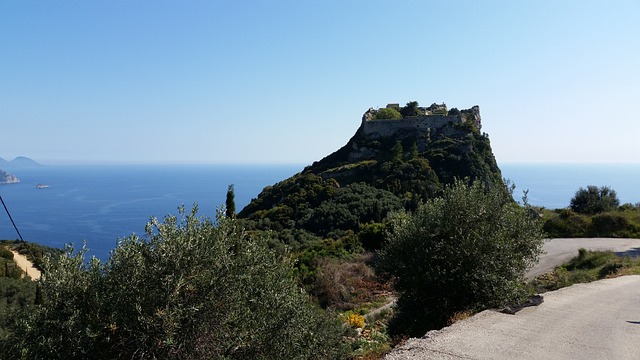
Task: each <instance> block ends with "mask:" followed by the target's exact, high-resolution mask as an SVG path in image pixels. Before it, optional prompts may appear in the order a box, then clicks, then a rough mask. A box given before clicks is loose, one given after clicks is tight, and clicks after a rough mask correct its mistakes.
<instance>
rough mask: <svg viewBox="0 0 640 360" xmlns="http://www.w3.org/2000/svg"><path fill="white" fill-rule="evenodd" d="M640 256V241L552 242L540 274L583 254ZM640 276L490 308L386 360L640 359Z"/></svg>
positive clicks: (537, 271)
mask: <svg viewBox="0 0 640 360" xmlns="http://www.w3.org/2000/svg"><path fill="white" fill-rule="evenodd" d="M581 247H584V248H587V249H591V250H613V251H614V252H617V253H618V254H620V255H623V254H626V255H635V256H638V255H640V240H639V239H551V240H547V241H546V243H545V247H544V248H545V251H546V254H545V255H543V256H542V257H541V261H540V263H539V264H538V265H537V266H535V267H534V268H533V269H531V270H530V271H529V273H528V274H527V276H528V277H533V276H535V275H537V274H541V273H544V272H547V271H550V270H552V269H553V268H554V267H555V266H557V265H560V264H562V263H563V262H566V261H567V260H569V259H571V258H572V257H573V256H575V255H577V253H578V249H579V248H581ZM639 340H640V276H623V277H619V278H615V279H607V280H601V281H596V282H593V283H589V284H578V285H574V286H571V287H568V288H564V289H560V290H558V291H553V292H548V293H545V294H544V303H542V304H541V305H540V306H537V307H529V308H524V309H523V310H521V311H520V312H518V313H517V314H516V315H508V314H502V313H499V312H495V311H492V310H487V311H483V312H481V313H479V314H477V315H475V316H473V317H471V318H469V319H467V320H464V321H460V322H458V323H456V324H454V325H452V326H450V327H448V328H444V329H442V330H438V331H432V332H429V333H428V334H427V335H426V336H425V337H424V338H422V339H410V340H409V341H408V342H407V343H406V344H404V345H403V346H401V347H398V348H396V349H394V350H393V352H392V353H391V354H389V355H387V357H385V359H387V360H396V359H497V360H500V359H581V360H583V359H584V360H589V359H640V347H639V346H638V341H639Z"/></svg>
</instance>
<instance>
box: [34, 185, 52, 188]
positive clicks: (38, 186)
mask: <svg viewBox="0 0 640 360" xmlns="http://www.w3.org/2000/svg"><path fill="white" fill-rule="evenodd" d="M50 187H51V186H50V185H47V184H38V185H36V189H48V188H50Z"/></svg>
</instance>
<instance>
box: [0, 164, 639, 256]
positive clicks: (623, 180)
mask: <svg viewBox="0 0 640 360" xmlns="http://www.w3.org/2000/svg"><path fill="white" fill-rule="evenodd" d="M303 168H304V166H303V165H126V166H123V165H109V166H80V165H77V166H43V167H39V168H33V169H25V170H14V171H12V173H13V174H14V175H16V176H18V177H19V178H20V179H21V181H22V182H21V183H19V184H9V185H0V195H2V198H3V199H4V201H5V203H6V205H7V207H8V208H9V210H10V212H11V214H12V216H13V219H14V221H15V222H16V225H17V226H18V228H19V230H20V232H21V234H22V236H23V237H24V238H25V240H27V241H33V242H38V243H41V244H44V245H48V246H53V247H63V245H64V244H66V243H74V244H75V245H76V247H79V246H81V245H82V243H83V241H86V244H87V247H88V248H89V254H90V255H94V256H96V257H98V258H101V259H106V258H107V257H108V254H109V252H110V251H111V250H112V249H113V248H114V247H115V246H116V243H117V240H118V239H119V238H122V237H125V236H128V235H131V234H132V233H135V234H139V235H143V234H144V228H145V224H146V223H147V221H148V220H149V218H150V217H152V216H155V217H158V218H162V217H163V216H164V215H167V214H176V213H177V208H178V206H180V205H184V206H185V207H187V208H190V207H191V206H192V205H193V204H194V203H197V204H198V207H199V209H200V214H202V215H206V216H209V217H214V216H215V212H216V207H220V206H222V205H223V204H224V202H225V196H226V192H227V187H228V185H230V184H233V185H234V189H235V199H236V208H237V209H238V210H240V209H242V208H243V207H244V206H245V205H246V204H248V203H249V201H251V199H252V198H255V197H257V196H258V194H259V193H260V191H262V189H263V188H264V187H265V186H268V185H272V184H274V183H276V182H278V181H281V180H284V179H286V178H288V177H290V176H292V175H294V174H295V173H297V172H299V171H301V170H302V169H303ZM500 168H501V170H502V173H503V177H505V178H506V179H509V180H511V181H512V182H513V183H515V184H516V186H517V189H516V191H515V193H514V197H515V198H516V199H520V198H521V197H522V190H525V189H528V190H529V193H528V199H529V203H531V204H532V205H538V206H544V207H546V208H563V207H567V206H568V205H569V201H570V199H571V197H572V196H573V195H574V194H575V192H576V190H578V188H579V187H586V186H587V185H597V186H604V185H606V186H610V187H611V188H613V189H614V190H615V191H616V192H617V194H618V197H619V198H620V201H621V203H637V202H640V191H639V190H638V179H640V164H634V165H630V164H625V165H603V164H589V165H587V164H570V165H568V164H563V165H541V164H502V165H500ZM39 183H42V184H47V185H49V186H50V188H47V189H36V185H37V184H39ZM2 211H4V210H3V209H2ZM16 238H17V235H16V233H15V230H14V229H13V226H12V225H11V222H10V221H9V218H8V217H7V216H6V214H5V213H4V212H2V213H0V239H16Z"/></svg>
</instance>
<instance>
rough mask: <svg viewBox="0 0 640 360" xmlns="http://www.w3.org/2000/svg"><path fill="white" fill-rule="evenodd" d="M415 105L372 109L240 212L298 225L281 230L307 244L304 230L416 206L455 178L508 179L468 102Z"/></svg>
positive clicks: (355, 225) (327, 233) (350, 224)
mask: <svg viewBox="0 0 640 360" xmlns="http://www.w3.org/2000/svg"><path fill="white" fill-rule="evenodd" d="M417 105H418V103H417V102H410V103H408V104H407V106H405V107H402V108H398V109H397V110H395V109H394V108H393V106H389V107H387V108H384V109H381V110H377V111H376V110H369V111H368V112H367V113H365V116H364V117H363V121H362V125H361V127H360V128H359V129H358V131H357V132H356V134H355V135H354V136H353V137H352V138H351V140H349V142H348V143H347V144H346V145H345V146H343V147H342V148H341V149H339V150H338V151H336V152H334V153H333V154H331V155H329V156H327V157H325V158H324V159H322V160H320V161H318V162H315V163H313V164H312V165H311V166H308V167H306V168H305V169H304V170H303V171H302V172H301V173H299V174H296V175H295V176H293V177H291V178H289V179H286V180H284V181H282V182H279V183H277V184H275V185H273V186H269V187H266V188H265V189H264V190H263V191H262V192H261V193H260V195H259V196H258V198H256V199H253V200H252V201H251V203H250V204H249V205H247V206H246V207H245V208H244V209H243V210H242V211H241V212H240V213H239V217H240V218H245V219H249V220H252V221H253V222H254V223H253V224H254V226H255V227H256V228H258V229H271V230H277V231H282V230H285V234H287V233H288V234H292V233H295V232H296V231H298V233H297V234H298V235H297V236H296V235H292V236H290V237H289V238H287V237H286V236H285V237H284V238H285V242H287V243H290V244H292V245H293V246H294V247H297V246H301V245H303V244H301V243H300V238H301V237H304V236H303V235H300V232H299V231H300V230H302V231H304V232H306V233H307V234H306V235H309V236H312V237H313V236H317V237H321V238H327V237H328V238H332V239H340V238H342V237H344V236H349V235H353V234H357V233H358V232H360V230H361V229H363V227H364V226H366V225H367V224H371V223H380V222H383V221H384V219H385V218H386V216H387V215H388V214H389V213H390V212H393V211H396V210H399V209H403V208H404V209H407V210H412V209H415V208H416V206H417V204H418V203H420V202H424V201H426V200H428V199H431V198H434V197H436V196H437V195H438V194H440V193H441V191H442V189H443V185H445V184H450V183H452V182H453V181H454V179H456V178H459V179H463V178H469V179H470V180H472V181H474V180H480V181H482V182H483V183H485V184H486V185H487V186H489V187H492V186H496V185H500V186H502V185H503V182H502V177H501V174H500V170H499V169H498V166H497V164H496V161H495V158H494V156H493V153H492V151H491V145H490V142H489V137H488V136H487V134H483V133H481V132H480V130H479V122H477V123H474V121H471V119H470V118H468V117H466V116H465V114H468V113H469V111H470V110H462V111H459V110H457V109H455V108H453V109H451V110H447V109H446V105H437V106H436V105H435V104H434V105H432V106H431V107H430V108H420V107H418V106H417ZM443 107H444V108H443ZM432 108H434V110H433V111H430V110H429V109H432ZM476 112H477V110H476ZM403 114H404V115H403ZM443 114H448V115H443ZM461 114H462V115H461ZM380 117H382V118H383V119H380ZM384 117H390V118H391V119H393V120H386V119H384ZM478 118H479V113H478ZM465 120H466V121H465ZM419 121H424V122H425V123H429V124H430V126H429V127H422V128H416V129H415V130H412V129H409V130H407V129H401V130H402V131H396V132H395V133H393V134H390V135H382V136H379V135H376V136H372V135H370V134H367V132H366V131H365V128H366V127H367V126H371V125H376V126H378V127H381V128H382V130H381V132H383V133H384V132H385V131H387V130H388V129H391V130H393V129H394V128H395V127H399V128H400V127H401V126H400V125H402V124H403V123H402V122H407V123H408V122H419ZM376 122H378V123H376ZM418 124H419V123H418ZM385 128H387V129H385ZM387 132H391V131H387ZM287 231H290V232H287ZM352 233H353V234H352ZM302 242H304V241H302ZM356 245H357V244H356ZM365 247H366V244H365Z"/></svg>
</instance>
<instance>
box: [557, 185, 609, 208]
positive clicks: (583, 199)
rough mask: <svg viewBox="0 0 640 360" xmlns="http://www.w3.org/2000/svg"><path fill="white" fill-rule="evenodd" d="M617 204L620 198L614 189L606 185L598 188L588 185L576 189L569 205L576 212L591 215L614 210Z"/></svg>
mask: <svg viewBox="0 0 640 360" xmlns="http://www.w3.org/2000/svg"><path fill="white" fill-rule="evenodd" d="M619 205H620V200H618V195H617V194H616V192H615V191H614V190H612V189H611V188H609V187H608V186H603V187H601V188H598V187H597V186H593V185H589V186H587V188H586V189H585V188H580V189H579V190H578V191H576V194H575V196H574V197H573V198H572V199H571V203H570V205H569V206H570V207H571V210H573V211H575V212H577V213H580V214H590V215H593V214H598V213H601V212H606V211H611V210H615V209H616V208H617V207H618V206H619Z"/></svg>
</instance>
